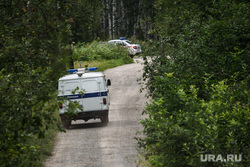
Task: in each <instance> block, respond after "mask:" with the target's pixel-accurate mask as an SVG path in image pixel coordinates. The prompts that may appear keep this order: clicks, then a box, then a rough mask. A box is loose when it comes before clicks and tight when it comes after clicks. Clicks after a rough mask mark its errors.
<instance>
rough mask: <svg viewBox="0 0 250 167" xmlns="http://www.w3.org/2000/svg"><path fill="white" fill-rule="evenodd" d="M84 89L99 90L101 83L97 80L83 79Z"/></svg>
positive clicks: (88, 90) (87, 90) (89, 90)
mask: <svg viewBox="0 0 250 167" xmlns="http://www.w3.org/2000/svg"><path fill="white" fill-rule="evenodd" d="M82 89H84V91H86V92H97V91H99V85H98V83H97V81H96V80H83V81H82Z"/></svg>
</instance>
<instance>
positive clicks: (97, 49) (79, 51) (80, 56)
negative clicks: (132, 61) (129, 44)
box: [73, 41, 129, 61]
mask: <svg viewBox="0 0 250 167" xmlns="http://www.w3.org/2000/svg"><path fill="white" fill-rule="evenodd" d="M73 57H74V59H75V60H77V61H93V60H101V59H104V60H111V59H120V58H124V59H129V54H128V51H127V50H126V49H125V48H123V47H120V46H116V45H113V44H109V43H101V42H96V41H94V42H92V43H88V44H82V43H79V44H78V45H76V46H75V47H74V52H73Z"/></svg>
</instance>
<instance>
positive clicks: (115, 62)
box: [74, 59, 133, 71]
mask: <svg viewBox="0 0 250 167" xmlns="http://www.w3.org/2000/svg"><path fill="white" fill-rule="evenodd" d="M132 62H133V59H111V60H93V61H85V62H79V61H77V62H74V67H75V68H85V67H86V66H87V67H97V68H98V69H97V71H105V70H107V69H110V68H114V67H117V66H121V65H124V64H129V63H132Z"/></svg>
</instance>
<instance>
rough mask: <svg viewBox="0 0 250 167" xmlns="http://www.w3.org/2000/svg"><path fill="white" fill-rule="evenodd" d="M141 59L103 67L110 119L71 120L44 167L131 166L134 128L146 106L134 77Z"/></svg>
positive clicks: (134, 156)
mask: <svg viewBox="0 0 250 167" xmlns="http://www.w3.org/2000/svg"><path fill="white" fill-rule="evenodd" d="M140 62H142V60H141V59H140V58H135V63H133V64H128V65H123V66H120V67H116V68H113V69H109V70H107V71H105V74H106V76H107V77H106V78H110V79H111V83H112V84H111V86H110V87H109V91H110V96H111V97H110V102H111V105H110V111H109V123H108V125H107V126H102V124H101V122H100V120H99V119H98V120H89V121H88V122H84V121H72V125H71V126H70V128H69V129H68V130H67V132H66V133H58V135H57V138H56V144H55V147H54V150H53V152H52V156H51V157H49V158H48V159H47V161H46V162H45V166H46V167H133V166H136V161H137V154H138V151H137V141H136V140H135V137H136V132H137V131H138V130H139V129H141V128H142V127H141V125H140V124H139V122H140V119H141V113H142V110H143V108H144V107H145V102H146V97H145V93H140V92H139V90H140V88H141V87H140V85H139V84H138V82H137V79H138V78H140V77H141V76H142V68H143V65H141V63H140Z"/></svg>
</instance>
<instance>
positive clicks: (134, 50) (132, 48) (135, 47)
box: [108, 37, 142, 57]
mask: <svg viewBox="0 0 250 167" xmlns="http://www.w3.org/2000/svg"><path fill="white" fill-rule="evenodd" d="M108 43H112V44H115V45H122V46H123V47H124V48H128V51H129V55H130V56H131V57H133V56H134V55H137V54H141V52H142V50H141V46H140V45H139V44H133V43H132V42H131V41H129V40H126V38H123V37H121V38H120V39H114V40H110V41H108Z"/></svg>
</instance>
